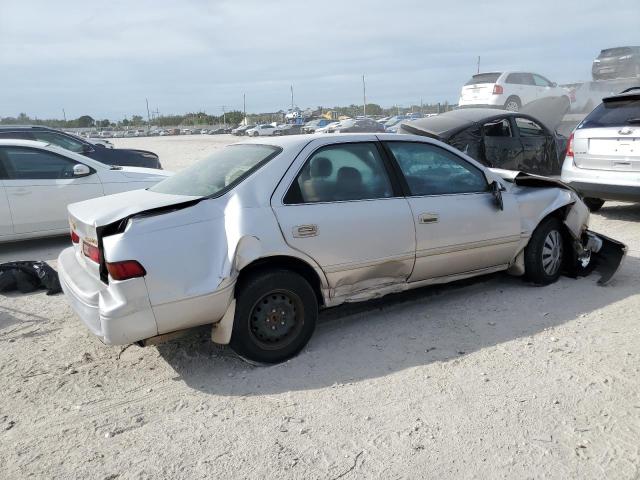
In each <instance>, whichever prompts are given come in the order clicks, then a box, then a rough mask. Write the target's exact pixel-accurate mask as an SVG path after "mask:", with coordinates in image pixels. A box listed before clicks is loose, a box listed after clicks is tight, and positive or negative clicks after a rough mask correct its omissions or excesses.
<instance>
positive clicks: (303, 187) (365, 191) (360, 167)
mask: <svg viewBox="0 0 640 480" xmlns="http://www.w3.org/2000/svg"><path fill="white" fill-rule="evenodd" d="M392 196H393V189H392V187H391V181H390V180H389V176H388V174H387V171H386V168H385V166H384V162H383V160H382V158H381V156H380V154H379V153H378V149H377V147H376V145H375V144H374V143H345V144H339V145H331V146H328V147H323V148H321V149H319V150H318V151H316V152H315V153H314V154H313V155H312V156H311V157H310V158H309V159H308V160H307V161H306V163H305V164H304V166H303V167H302V170H301V171H300V173H299V174H298V177H297V178H296V180H295V181H294V183H293V185H292V187H291V189H290V191H289V193H287V195H286V196H285V203H314V202H339V201H348V200H369V199H376V198H389V197H392Z"/></svg>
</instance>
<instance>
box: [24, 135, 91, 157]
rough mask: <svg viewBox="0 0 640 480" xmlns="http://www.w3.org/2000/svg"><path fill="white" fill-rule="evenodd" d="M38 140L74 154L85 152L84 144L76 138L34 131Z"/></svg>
mask: <svg viewBox="0 0 640 480" xmlns="http://www.w3.org/2000/svg"><path fill="white" fill-rule="evenodd" d="M32 134H33V136H34V137H35V138H36V140H40V141H41V142H47V143H50V144H52V145H57V146H58V147H62V148H64V149H65V150H71V151H72V152H76V153H82V152H83V151H84V144H83V143H82V142H80V141H79V140H76V139H75V138H72V137H68V136H67V135H62V134H59V133H54V132H46V131H41V130H34V131H33V132H32Z"/></svg>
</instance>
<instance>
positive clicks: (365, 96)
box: [362, 75, 367, 117]
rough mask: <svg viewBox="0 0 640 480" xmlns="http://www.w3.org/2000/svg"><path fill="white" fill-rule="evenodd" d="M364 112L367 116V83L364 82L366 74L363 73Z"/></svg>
mask: <svg viewBox="0 0 640 480" xmlns="http://www.w3.org/2000/svg"><path fill="white" fill-rule="evenodd" d="M362 99H363V104H362V113H363V115H364V116H365V117H366V116H367V85H366V83H365V82H364V75H362Z"/></svg>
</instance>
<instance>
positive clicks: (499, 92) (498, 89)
mask: <svg viewBox="0 0 640 480" xmlns="http://www.w3.org/2000/svg"><path fill="white" fill-rule="evenodd" d="M503 93H504V88H502V85H498V84H496V85H494V86H493V94H494V95H502V94H503Z"/></svg>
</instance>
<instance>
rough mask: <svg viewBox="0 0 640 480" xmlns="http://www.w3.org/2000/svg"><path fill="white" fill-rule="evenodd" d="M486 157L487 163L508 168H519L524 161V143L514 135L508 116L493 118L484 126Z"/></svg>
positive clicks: (483, 135)
mask: <svg viewBox="0 0 640 480" xmlns="http://www.w3.org/2000/svg"><path fill="white" fill-rule="evenodd" d="M482 141H483V149H484V157H485V159H486V162H487V165H488V166H490V167H495V168H505V169H507V170H517V169H518V168H517V166H518V165H519V164H520V163H521V162H522V152H523V148H522V143H521V142H520V137H518V136H517V135H514V133H513V128H512V126H511V122H510V121H509V119H508V118H498V119H496V120H491V121H490V122H487V123H485V124H484V125H483V126H482Z"/></svg>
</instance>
